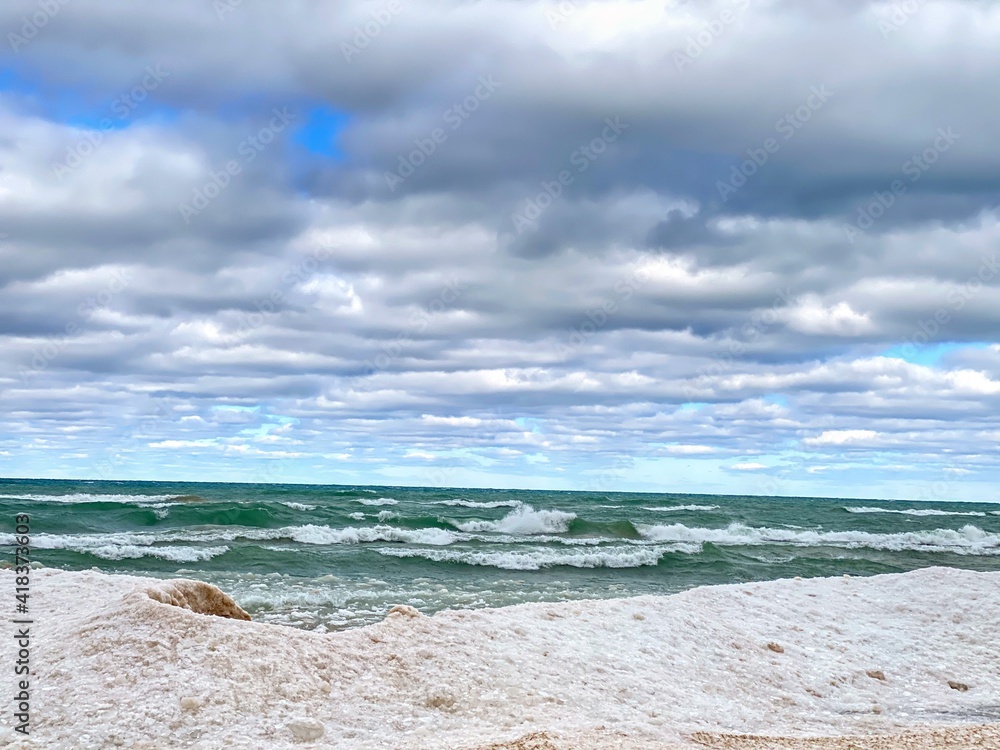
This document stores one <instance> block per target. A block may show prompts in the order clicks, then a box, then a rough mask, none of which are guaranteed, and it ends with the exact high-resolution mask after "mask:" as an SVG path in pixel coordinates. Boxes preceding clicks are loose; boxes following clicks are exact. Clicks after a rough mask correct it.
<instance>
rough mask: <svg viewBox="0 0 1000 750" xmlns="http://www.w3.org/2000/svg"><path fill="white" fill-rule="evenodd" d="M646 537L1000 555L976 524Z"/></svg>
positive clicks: (659, 529) (652, 531) (661, 529)
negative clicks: (928, 528)
mask: <svg viewBox="0 0 1000 750" xmlns="http://www.w3.org/2000/svg"><path fill="white" fill-rule="evenodd" d="M636 528H637V529H638V530H639V533H640V534H641V535H642V537H643V538H644V539H648V540H650V541H655V542H689V543H703V542H710V543H712V544H716V545H719V546H759V545H764V544H771V545H776V544H777V545H781V544H788V545H793V546H799V547H810V546H811V547H845V548H848V549H856V548H861V547H867V548H869V549H879V550H891V551H897V552H898V551H903V550H911V551H922V552H952V553H955V554H959V555H1000V535H998V534H991V533H989V532H986V531H983V530H982V529H980V528H978V527H976V526H963V527H962V528H961V529H959V530H958V531H953V530H951V529H934V530H932V531H908V532H903V533H898V534H875V533H870V532H866V531H792V530H790V529H772V528H766V527H764V528H757V527H751V526H746V525H744V524H741V523H733V524H730V525H729V526H727V527H726V528H724V529H707V528H691V527H688V526H684V525H683V524H679V523H678V524H672V525H670V526H645V525H637V526H636Z"/></svg>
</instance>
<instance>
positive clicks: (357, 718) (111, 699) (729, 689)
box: [0, 568, 1000, 750]
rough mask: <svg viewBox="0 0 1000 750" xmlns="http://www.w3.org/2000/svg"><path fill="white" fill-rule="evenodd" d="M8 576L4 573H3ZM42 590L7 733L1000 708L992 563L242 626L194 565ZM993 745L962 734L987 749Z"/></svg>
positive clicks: (466, 725) (937, 717)
mask: <svg viewBox="0 0 1000 750" xmlns="http://www.w3.org/2000/svg"><path fill="white" fill-rule="evenodd" d="M0 586H6V587H7V589H6V590H8V591H9V590H11V589H12V588H13V587H14V574H13V573H12V572H11V571H9V570H4V571H0ZM31 601H32V605H31V606H32V613H31V614H32V619H33V620H34V624H33V625H32V633H31V639H32V641H31V642H32V651H31V659H32V662H31V663H32V669H33V676H32V690H33V693H32V717H33V725H32V734H31V737H30V738H29V739H24V738H22V737H20V736H19V735H14V734H13V731H12V728H11V722H12V720H13V719H12V717H11V715H10V714H9V713H7V714H4V715H0V746H7V747H10V748H16V750H27V749H28V748H31V749H32V750H35V749H36V748H37V749H40V748H45V749H46V750H49V749H52V750H60V749H61V748H67V749H70V748H72V749H74V750H75V749H76V748H105V747H106V748H117V747H126V748H128V747H131V748H147V749H148V750H151V749H152V748H160V747H162V748H167V747H170V748H181V747H184V748H197V749H198V750H222V749H223V748H225V750H243V749H244V748H246V749H247V750H249V749H250V748H260V747H268V748H276V749H277V750H283V749H285V748H300V747H304V746H305V747H312V748H351V750H374V749H375V748H404V747H405V748H408V749H411V748H412V749H421V748H424V749H426V750H431V749H433V750H439V749H440V748H443V747H446V748H455V749H456V750H458V748H463V749H464V748H482V747H490V746H491V743H495V744H493V747H496V748H500V747H509V748H517V747H520V748H532V749H533V750H534V748H546V750H548V749H549V748H558V749H559V750H564V749H565V748H573V750H584V748H586V749H588V750H589V749H590V748H594V750H596V749H597V748H602V749H603V748H622V750H624V749H625V748H627V749H628V750H638V749H639V748H666V747H670V748H674V747H676V748H695V747H702V748H704V747H720V748H722V747H727V748H728V747H732V748H737V747H739V748H743V747H767V748H778V747H780V748H792V747H811V748H820V747H823V748H826V747H830V748H833V747H835V746H836V747H841V745H839V744H838V745H833V744H831V745H826V744H820V745H813V744H811V743H806V744H802V745H799V744H794V745H793V744H786V742H785V741H780V742H779V743H772V744H766V743H763V744H748V745H744V744H742V740H740V742H739V743H738V744H737V743H735V742H734V744H728V741H726V740H724V739H723V740H719V742H718V744H716V743H715V740H713V741H712V744H708V743H707V742H701V739H700V738H701V737H703V736H708V735H703V734H699V733H705V732H708V733H711V736H712V737H717V736H722V735H727V736H734V737H738V736H742V735H757V734H761V735H783V736H797V737H802V736H843V735H848V734H850V735H871V734H891V733H897V732H900V731H903V730H908V729H916V728H919V727H922V726H926V725H936V726H952V727H955V726H961V725H974V724H988V723H990V722H996V721H998V720H1000V711H998V709H997V700H996V697H997V695H1000V650H998V649H997V648H996V642H997V624H996V623H997V622H998V621H1000V573H978V572H972V571H966V570H955V569H946V568H929V569H924V570H920V571H915V572H912V573H906V574H897V575H884V576H875V577H871V578H849V577H843V578H825V579H811V580H785V581H772V582H768V583H754V584H740V585H730V586H714V587H705V588H700V589H694V590H691V591H686V592H683V593H680V594H676V595H672V596H642V597H634V598H630V599H612V600H600V601H576V602H561V603H538V604H524V605H519V606H515V607H505V608H500V609H480V610H464V611H447V612H439V613H437V614H435V615H433V616H424V615H421V614H420V613H419V611H418V610H417V609H416V608H415V607H413V606H412V604H415V603H416V602H414V603H411V604H410V605H407V604H406V603H401V604H402V606H399V607H396V608H394V609H393V610H392V611H391V612H390V613H387V617H386V618H385V620H383V621H382V622H381V623H378V624H376V625H371V626H368V627H364V628H357V629H354V630H348V631H342V632H335V633H317V632H307V631H302V630H295V629H293V628H288V627H283V626H277V625H267V624H264V623H258V622H253V621H249V622H248V621H245V620H246V619H247V618H246V613H244V612H243V611H242V610H241V609H240V608H239V607H238V606H237V605H236V603H235V602H233V600H232V599H230V598H229V597H228V596H226V595H225V594H224V593H222V592H221V591H220V590H219V589H217V588H215V587H213V586H209V585H207V584H203V583H199V582H197V581H188V580H175V581H160V580H154V579H149V578H139V577H131V576H112V575H105V574H102V573H98V572H96V571H82V572H65V571H59V570H53V569H46V568H43V569H38V570H34V571H33V573H32V599H31ZM207 615H214V616H207ZM16 647H17V646H16V643H15V639H14V638H4V639H0V659H5V660H6V663H8V664H12V663H13V662H14V660H15V658H16V656H15V648H16ZM949 731H950V730H949ZM962 731H965V730H962ZM970 731H972V730H970ZM975 731H979V730H975ZM983 731H989V732H992V731H993V730H992V729H987V730H983ZM970 736H972V735H970ZM990 736H991V737H995V735H990ZM550 738H552V739H551V741H550ZM566 738H579V740H576V739H566ZM692 738H694V739H692ZM989 741H990V740H986V741H984V742H982V743H979V744H975V743H973V742H971V741H970V742H964V744H962V743H959V744H957V745H953V747H961V748H965V747H984V748H985V747H997V746H998V745H996V744H988V742H989ZM692 742H694V743H695V744H692ZM751 742H755V741H751ZM976 742H978V740H976ZM309 743H312V744H309ZM849 746H851V745H847V744H845V745H843V746H842V747H849ZM854 746H855V747H858V745H854ZM860 746H861V747H868V745H860ZM876 746H877V747H879V748H882V747H885V748H895V747H903V745H895V744H886V745H883V744H881V742H879V744H877V745H875V744H873V745H871V747H876ZM939 746H940V747H945V746H946V745H938V744H919V742H918V743H915V744H912V745H910V747H921V748H932V747H939ZM948 747H952V746H951V745H948Z"/></svg>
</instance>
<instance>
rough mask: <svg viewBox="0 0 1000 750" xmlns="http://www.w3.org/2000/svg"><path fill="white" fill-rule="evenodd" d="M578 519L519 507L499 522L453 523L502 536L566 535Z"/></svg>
mask: <svg viewBox="0 0 1000 750" xmlns="http://www.w3.org/2000/svg"><path fill="white" fill-rule="evenodd" d="M575 519H576V513H568V512H566V511H562V510H535V509H534V508H532V507H531V506H530V505H519V506H518V507H516V508H514V510H512V511H511V512H510V513H508V514H507V515H506V516H504V517H503V518H501V519H500V520H499V521H452V522H451V523H452V525H453V526H454V527H455V528H457V529H459V530H461V531H469V532H477V531H490V532H496V533H500V534H564V533H566V532H567V531H569V525H570V523H572V522H573V521H574V520H575Z"/></svg>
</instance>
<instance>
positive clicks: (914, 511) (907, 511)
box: [844, 507, 986, 516]
mask: <svg viewBox="0 0 1000 750" xmlns="http://www.w3.org/2000/svg"><path fill="white" fill-rule="evenodd" d="M844 510H846V511H847V512H848V513H897V514H899V515H903V516H985V515H986V513H985V512H983V511H981V510H968V511H962V510H937V509H936V508H904V509H901V510H900V509H896V508H867V507H862V508H844Z"/></svg>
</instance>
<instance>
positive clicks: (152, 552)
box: [65, 544, 229, 562]
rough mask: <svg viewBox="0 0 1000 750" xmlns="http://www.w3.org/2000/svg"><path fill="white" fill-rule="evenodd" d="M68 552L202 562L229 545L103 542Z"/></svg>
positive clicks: (117, 558) (99, 555)
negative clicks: (176, 545)
mask: <svg viewBox="0 0 1000 750" xmlns="http://www.w3.org/2000/svg"><path fill="white" fill-rule="evenodd" d="M65 549H67V550H69V551H70V552H79V553H81V554H86V555H93V556H94V557H99V558H101V559H102V560H135V559H138V558H141V557H155V558H158V559H160V560H169V561H171V562H204V561H205V560H211V559H212V558H213V557H219V555H224V554H226V553H227V552H228V551H229V547H137V546H135V545H128V544H105V545H102V546H100V547H72V546H68V547H66V548H65Z"/></svg>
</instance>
